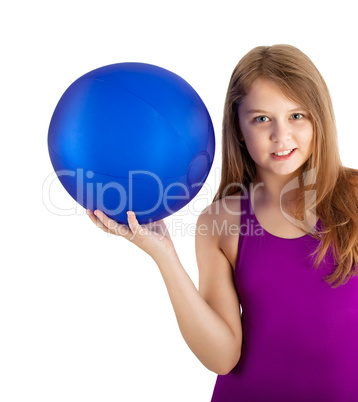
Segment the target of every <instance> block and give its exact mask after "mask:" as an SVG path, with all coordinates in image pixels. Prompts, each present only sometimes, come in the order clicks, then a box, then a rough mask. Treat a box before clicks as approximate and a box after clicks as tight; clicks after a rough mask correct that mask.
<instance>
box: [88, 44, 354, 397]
mask: <svg viewBox="0 0 358 402" xmlns="http://www.w3.org/2000/svg"><path fill="white" fill-rule="evenodd" d="M222 141H223V166H222V178H221V183H220V187H219V190H218V192H217V194H216V196H215V199H214V202H213V203H212V204H211V205H210V206H209V207H208V208H206V209H205V210H204V211H203V212H202V214H201V215H200V217H199V219H198V223H197V233H196V251H197V261H198V267H199V290H197V289H196V287H195V286H194V284H193V282H192V281H191V279H190V278H189V276H188V275H187V273H186V272H185V270H184V268H183V267H182V265H181V263H180V261H179V258H178V256H177V254H176V251H175V249H174V246H173V243H172V242H171V240H170V238H169V235H168V233H165V226H164V223H163V221H160V222H158V223H157V224H156V225H152V226H140V225H139V224H138V222H137V220H136V217H135V214H134V213H133V212H128V226H129V228H128V227H127V226H124V225H117V224H116V223H115V222H114V221H112V220H110V219H109V218H108V217H107V216H106V215H104V214H103V213H102V212H100V211H95V213H94V214H93V213H92V212H91V211H88V214H89V215H90V218H91V219H92V221H93V222H95V223H96V224H97V225H98V226H99V227H101V228H102V229H103V230H104V231H106V232H110V233H113V234H117V235H121V236H124V237H126V238H127V239H129V240H131V241H132V242H134V243H135V244H136V245H138V246H139V247H140V248H141V249H143V250H144V251H146V252H147V253H148V254H149V255H151V256H152V257H153V259H154V260H155V262H156V263H157V264H158V267H159V270H160V272H161V274H162V276H163V278H164V281H165V284H166V287H167V289H168V292H169V296H170V299H171V302H172V304H173V307H174V311H175V314H176V318H177V320H178V324H179V327H180V330H181V333H182V335H183V337H184V339H185V341H186V342H187V344H188V346H189V347H190V348H191V350H192V351H193V352H194V353H195V355H196V356H197V357H198V358H199V360H200V361H201V362H202V363H203V364H204V365H205V366H206V367H207V368H208V369H209V370H212V371H214V372H215V373H217V374H218V377H217V382H216V385H215V389H214V393H213V397H212V402H234V401H235V402H236V401H243V402H248V401H260V402H262V401H275V402H280V401H284V402H288V401H289V402H292V401H300V402H303V401H304V402H307V401H325V402H330V401H331V402H348V401H350V402H353V401H358V386H357V384H356V379H357V375H358V278H357V276H358V271H357V264H358V201H357V199H358V172H357V170H353V169H349V168H347V167H344V166H342V163H341V161H340V157H339V153H338V145H337V138H336V128H335V120H334V114H333V109H332V103H331V99H330V95H329V92H328V89H327V87H326V84H325V82H324V80H323V78H322V77H321V75H320V73H319V72H318V70H317V69H316V67H315V66H314V65H313V63H312V62H311V60H310V59H309V58H308V57H307V56H306V55H305V54H303V53H302V52H301V51H300V50H298V49H296V48H295V47H293V46H289V45H275V46H262V47H257V48H255V49H253V50H251V51H250V52H249V53H248V54H247V55H246V56H244V57H243V58H242V60H241V61H240V62H239V64H238V65H237V66H236V68H235V70H234V72H233V74H232V77H231V81H230V84H229V88H228V92H227V98H226V104H225V111H224V122H223V140H222ZM163 233H165V236H164V235H163Z"/></svg>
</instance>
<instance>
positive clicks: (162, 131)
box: [48, 63, 215, 224]
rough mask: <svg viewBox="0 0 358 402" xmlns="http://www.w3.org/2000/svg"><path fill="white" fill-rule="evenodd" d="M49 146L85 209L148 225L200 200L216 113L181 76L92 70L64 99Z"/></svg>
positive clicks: (138, 69)
mask: <svg viewBox="0 0 358 402" xmlns="http://www.w3.org/2000/svg"><path fill="white" fill-rule="evenodd" d="M48 148H49V153H50V158H51V161H52V164H53V167H54V169H55V171H56V173H57V176H58V178H59V179H60V181H61V183H62V184H63V186H64V187H65V189H66V190H67V191H68V193H69V194H70V195H71V196H72V197H73V198H74V199H75V200H76V201H77V202H78V203H79V204H81V205H82V206H83V207H84V208H86V209H87V208H89V209H91V210H95V209H100V210H102V211H103V212H104V213H106V214H107V215H108V216H109V217H111V218H112V219H114V220H115V221H116V222H119V223H126V222H127V211H128V210H132V211H134V212H135V213H136V215H137V218H138V221H139V222H140V223H142V224H145V223H148V222H151V221H156V220H159V219H162V218H165V217H166V216H168V215H170V214H172V213H174V212H176V211H178V210H179V209H181V208H182V207H184V206H185V205H186V204H187V203H188V202H189V201H190V200H192V199H193V197H195V195H196V194H197V193H198V191H199V190H200V188H201V187H202V185H203V183H204V181H205V179H206V177H207V175H208V173H209V171H210V168H211V165H212V162H213V158H214V151H215V139H214V130H213V125H212V122H211V119H210V116H209V113H208V111H207V109H206V107H205V105H204V103H203V101H202V100H201V99H200V97H199V95H198V94H197V93H196V92H195V90H194V89H193V88H192V87H191V86H190V85H189V84H188V83H187V82H186V81H185V80H184V79H182V78H181V77H179V76H178V75H176V74H174V73H172V72H170V71H168V70H165V69H163V68H161V67H157V66H154V65H149V64H144V63H119V64H113V65H109V66H105V67H101V68H98V69H96V70H93V71H91V72H89V73H87V74H85V75H83V76H82V77H80V78H79V79H77V80H76V81H75V82H74V83H73V84H72V85H71V86H70V87H69V88H68V89H67V90H66V91H65V93H64V94H63V96H62V97H61V99H60V101H59V102H58V104H57V106H56V109H55V111H54V113H53V116H52V119H51V123H50V127H49V134H48Z"/></svg>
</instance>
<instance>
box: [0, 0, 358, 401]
mask: <svg viewBox="0 0 358 402" xmlns="http://www.w3.org/2000/svg"><path fill="white" fill-rule="evenodd" d="M3 4H5V5H2V6H1V10H0V30H1V64H0V68H1V91H0V97H1V119H0V127H1V133H0V135H1V157H0V164H1V166H0V167H1V169H0V174H1V197H0V200H1V212H2V214H1V271H0V400H1V401H3V402H10V401H16V402H19V401H37V402H42V401H46V402H48V401H51V402H52V401H67V402H72V401H86V402H91V401H107V402H112V401H125V402H131V401H156V402H160V401H165V402H168V401H170V402H177V401H178V402H179V401H181V402H182V401H188V402H207V401H210V397H211V394H212V390H213V387H214V383H215V379H216V375H215V374H214V373H212V372H210V371H208V370H207V369H206V368H205V367H204V366H202V365H201V363H200V362H199V361H198V360H197V358H196V357H195V356H194V354H193V353H192V352H191V351H190V349H189V348H188V347H187V345H186V343H185V341H184V340H183V338H182V336H181V334H180V331H179V329H178V326H177V322H176V319H175V315H174V312H173V310H172V306H171V304H170V300H169V297H168V294H167V292H166V288H165V286H164V282H163V280H162V278H161V276H160V274H159V271H158V269H157V267H156V265H155V264H154V262H153V261H152V260H151V258H150V257H149V256H147V255H146V254H144V253H143V252H141V250H139V249H137V248H136V247H135V246H134V245H132V244H130V243H128V242H127V241H126V240H124V239H121V238H118V237H113V236H112V237H109V236H107V235H106V234H104V233H103V232H102V231H100V230H98V229H97V228H96V227H95V226H94V225H93V224H92V222H90V220H89V218H88V217H87V216H86V215H85V214H84V211H83V210H82V208H76V205H74V201H73V200H72V199H71V198H70V196H68V194H67V193H66V192H65V190H64V189H63V188H62V186H61V185H60V184H59V183H58V181H55V182H53V183H52V186H51V191H50V192H51V200H52V202H53V205H55V206H56V208H61V209H63V210H65V209H67V210H68V211H67V215H68V216H61V215H59V214H56V213H54V211H50V210H49V209H48V206H46V205H45V204H44V201H43V197H45V198H46V197H48V194H47V195H46V194H45V196H44V195H43V185H44V183H45V182H46V178H47V177H48V176H49V175H50V174H51V173H52V172H53V168H52V166H51V162H50V159H49V156H48V151H47V130H48V125H49V122H50V119H51V116H52V113H53V111H54V108H55V106H56V104H57V102H58V100H59V98H60V96H61V95H62V93H63V92H64V91H65V89H66V88H67V87H68V86H69V85H70V84H71V83H72V82H73V81H74V80H75V79H77V78H78V77H79V76H81V75H83V74H84V73H86V72H88V71H90V70H92V69H94V68H97V67H101V66H104V65H107V64H111V63H119V62H125V61H138V62H146V63H152V64H156V65H159V66H161V67H164V68H167V69H169V70H171V71H174V72H176V73H177V74H179V75H181V76H182V77H183V78H184V79H186V80H187V81H188V82H189V83H190V84H191V85H192V86H193V87H194V88H195V89H196V91H197V92H198V93H199V95H200V96H201V97H202V99H203V100H204V102H205V104H206V106H207V108H208V110H209V112H210V114H211V117H212V120H213V123H214V127H215V130H216V137H217V151H216V157H215V161H214V165H213V168H212V171H211V173H210V176H209V178H208V180H207V183H206V185H205V187H204V189H203V190H202V192H201V193H199V195H198V196H197V197H198V198H197V199H196V201H195V200H194V201H192V203H191V204H189V206H188V207H187V208H186V209H185V211H181V212H179V213H177V214H176V215H174V216H172V217H169V218H167V219H166V222H167V224H168V225H172V227H173V228H174V225H176V228H177V229H175V230H174V229H173V230H172V232H171V233H172V238H173V241H174V243H175V246H176V248H177V251H178V254H179V256H180V258H181V261H182V263H183V265H184V267H185V269H186V270H187V272H188V274H189V275H190V276H191V278H192V279H193V281H194V283H195V284H196V285H197V281H198V275H197V266H196V260H195V254H194V236H193V233H192V232H193V230H192V229H193V225H194V224H195V222H196V219H197V216H198V214H199V212H200V211H201V210H202V209H203V208H204V207H205V206H206V205H208V204H209V203H210V202H211V200H212V198H213V196H214V193H215V191H216V189H217V187H218V184H219V175H220V159H221V158H220V153H221V142H220V137H221V120H222V110H223V103H224V97H225V92H226V89H227V85H228V81H229V78H230V74H231V72H232V70H233V68H234V67H235V65H236V64H237V62H238V61H239V59H240V58H241V57H242V56H243V55H244V54H245V53H247V52H248V51H249V50H250V49H251V48H253V47H256V46H259V45H273V44H276V43H288V44H292V45H294V46H297V47H298V48H300V49H301V50H303V51H304V52H305V53H306V54H307V55H308V56H309V57H310V58H311V59H312V60H313V62H314V63H315V64H316V66H317V67H318V68H319V70H320V71H321V73H322V75H323V77H324V78H325V80H326V82H327V84H328V87H329V89H330V92H331V95H332V98H333V103H334V107H335V112H336V119H337V125H338V132H339V145H340V152H341V158H342V161H343V164H344V165H346V166H350V167H355V168H358V162H357V155H356V152H357V150H356V146H357V143H358V142H357V135H358V125H357V106H358V103H357V93H358V80H357V67H358V66H357V39H358V35H357V34H358V30H357V28H356V27H357V24H356V22H357V21H356V12H355V11H354V10H353V5H354V2H353V1H351V2H350V1H344V0H341V1H339V2H332V1H329V0H327V1H326V2H324V3H323V2H314V1H312V0H311V1H305V0H301V1H299V2H289V1H278V0H273V1H262V0H260V1H259V0H256V1H246V2H243V1H225V0H221V1H210V0H206V1H195V0H190V1H188V0H182V1H180V2H170V1H159V0H154V1H148V0H147V1H145V0H137V1H130V0H126V1H122V0H120V1H110V0H102V1H92V0H86V1H78V0H71V1H68V0H62V1H47V2H45V1H36V0H33V1H12V2H3ZM131 152H132V153H133V157H135V147H133V149H132V150H131ZM71 209H72V213H71ZM178 222H179V224H178Z"/></svg>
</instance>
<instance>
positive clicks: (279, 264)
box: [211, 196, 358, 402]
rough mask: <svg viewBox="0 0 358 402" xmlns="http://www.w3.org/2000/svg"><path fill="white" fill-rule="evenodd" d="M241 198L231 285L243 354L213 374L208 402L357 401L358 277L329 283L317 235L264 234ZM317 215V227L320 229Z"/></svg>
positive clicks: (329, 257) (329, 267) (329, 258)
mask: <svg viewBox="0 0 358 402" xmlns="http://www.w3.org/2000/svg"><path fill="white" fill-rule="evenodd" d="M249 200H250V198H249V197H247V198H246V199H245V198H244V196H243V197H242V198H241V211H242V215H241V231H240V236H239V245H238V256H237V261H236V266H235V286H236V290H237V293H238V296H239V299H240V303H241V306H242V318H241V320H242V328H243V344H242V352H241V358H240V360H239V362H238V364H237V365H236V367H235V368H234V369H233V370H232V371H231V372H230V373H229V374H227V375H218V376H217V380H216V384H215V388H214V392H213V396H212V400H211V401H212V402H358V277H353V278H351V279H350V280H349V281H348V282H347V283H346V284H345V285H341V286H339V287H338V288H335V289H333V288H331V287H330V285H329V284H328V283H327V282H325V280H324V278H323V277H324V276H326V275H327V274H329V273H331V272H332V271H333V270H334V260H333V254H332V252H331V251H330V250H329V251H328V252H327V254H326V256H325V258H324V260H323V261H322V262H321V264H320V268H319V269H318V270H315V269H314V266H313V263H314V257H310V256H309V254H310V253H311V252H312V251H313V250H314V249H316V248H317V246H318V244H319V240H317V239H314V238H312V237H311V236H310V235H309V234H306V235H304V236H302V237H299V238H294V239H285V238H281V237H277V236H275V235H273V234H271V233H269V232H267V231H265V230H264V229H263V228H262V226H261V225H260V223H259V222H258V221H257V219H256V217H255V214H254V213H253V209H252V206H251V202H250V201H249ZM320 226H321V221H320V220H318V222H317V224H316V228H317V229H319V227H320Z"/></svg>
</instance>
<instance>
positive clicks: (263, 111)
mask: <svg viewBox="0 0 358 402" xmlns="http://www.w3.org/2000/svg"><path fill="white" fill-rule="evenodd" d="M298 110H302V111H303V110H305V109H304V108H301V107H299V106H298V107H295V108H294V109H291V110H289V112H296V111H298ZM250 113H270V112H267V111H266V110H261V109H250V110H248V111H247V112H246V114H250Z"/></svg>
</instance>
